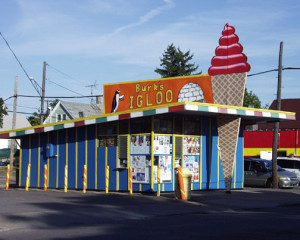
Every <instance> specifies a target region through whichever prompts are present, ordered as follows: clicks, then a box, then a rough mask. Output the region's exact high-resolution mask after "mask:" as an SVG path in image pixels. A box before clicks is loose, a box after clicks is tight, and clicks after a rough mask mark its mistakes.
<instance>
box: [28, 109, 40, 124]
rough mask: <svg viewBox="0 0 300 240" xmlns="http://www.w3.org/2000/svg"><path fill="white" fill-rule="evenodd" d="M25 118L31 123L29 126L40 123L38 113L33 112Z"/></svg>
mask: <svg viewBox="0 0 300 240" xmlns="http://www.w3.org/2000/svg"><path fill="white" fill-rule="evenodd" d="M27 120H28V122H29V123H30V124H31V126H36V125H40V114H38V113H37V112H34V113H33V114H32V115H31V116H29V117H28V118H27Z"/></svg>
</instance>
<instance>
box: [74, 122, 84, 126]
mask: <svg viewBox="0 0 300 240" xmlns="http://www.w3.org/2000/svg"><path fill="white" fill-rule="evenodd" d="M83 125H84V120H83V121H79V122H75V127H79V126H83Z"/></svg>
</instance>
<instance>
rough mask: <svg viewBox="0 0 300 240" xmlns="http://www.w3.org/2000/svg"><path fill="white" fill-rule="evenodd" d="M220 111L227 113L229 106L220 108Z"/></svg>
mask: <svg viewBox="0 0 300 240" xmlns="http://www.w3.org/2000/svg"><path fill="white" fill-rule="evenodd" d="M219 113H227V108H219Z"/></svg>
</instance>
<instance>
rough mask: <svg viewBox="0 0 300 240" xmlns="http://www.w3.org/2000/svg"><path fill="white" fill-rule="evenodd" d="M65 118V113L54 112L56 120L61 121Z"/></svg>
mask: <svg viewBox="0 0 300 240" xmlns="http://www.w3.org/2000/svg"><path fill="white" fill-rule="evenodd" d="M65 120H67V115H66V114H56V122H61V121H65Z"/></svg>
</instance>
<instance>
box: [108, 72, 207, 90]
mask: <svg viewBox="0 0 300 240" xmlns="http://www.w3.org/2000/svg"><path fill="white" fill-rule="evenodd" d="M206 76H209V75H208V74H198V75H189V76H181V77H169V78H154V79H146V80H140V81H130V82H119V83H106V84H103V88H104V87H105V86H110V85H123V84H128V83H145V82H146V83H147V82H150V81H160V82H163V81H168V80H169V81H170V80H172V79H178V78H180V79H182V78H196V77H206Z"/></svg>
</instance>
